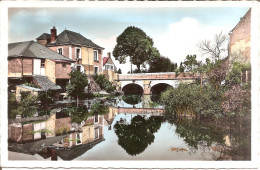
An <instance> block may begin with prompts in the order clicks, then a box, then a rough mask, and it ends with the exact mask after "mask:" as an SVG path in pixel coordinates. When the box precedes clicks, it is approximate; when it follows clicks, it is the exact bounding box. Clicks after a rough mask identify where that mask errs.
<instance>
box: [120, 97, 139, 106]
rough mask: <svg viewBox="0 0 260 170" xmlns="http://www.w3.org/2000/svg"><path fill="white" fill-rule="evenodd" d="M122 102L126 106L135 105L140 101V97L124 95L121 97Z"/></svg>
mask: <svg viewBox="0 0 260 170" xmlns="http://www.w3.org/2000/svg"><path fill="white" fill-rule="evenodd" d="M122 99H123V100H124V102H126V103H127V104H131V105H135V104H138V103H140V102H141V101H142V96H140V95H125V96H123V97H122Z"/></svg>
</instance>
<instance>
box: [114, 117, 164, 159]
mask: <svg viewBox="0 0 260 170" xmlns="http://www.w3.org/2000/svg"><path fill="white" fill-rule="evenodd" d="M161 123H162V117H159V116H157V117H155V116H151V117H149V119H145V118H144V117H142V116H140V115H137V116H135V117H134V118H133V119H132V120H131V124H124V123H119V122H117V123H116V124H115V125H114V129H115V133H116V135H117V136H118V144H119V145H120V146H121V147H122V148H124V149H125V151H126V152H127V153H128V154H129V155H137V154H140V153H142V152H143V151H144V150H145V149H146V148H147V146H148V145H150V144H151V143H153V141H154V138H155V137H154V133H155V132H157V131H158V130H159V129H160V127H161Z"/></svg>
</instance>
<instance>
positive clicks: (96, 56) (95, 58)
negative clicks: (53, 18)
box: [36, 27, 104, 75]
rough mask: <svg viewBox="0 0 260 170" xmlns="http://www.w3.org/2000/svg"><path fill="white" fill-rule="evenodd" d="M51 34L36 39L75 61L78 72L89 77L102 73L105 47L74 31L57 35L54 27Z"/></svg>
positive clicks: (66, 31) (65, 31) (44, 34)
mask: <svg viewBox="0 0 260 170" xmlns="http://www.w3.org/2000/svg"><path fill="white" fill-rule="evenodd" d="M50 32H51V34H48V33H43V34H42V35H40V36H39V37H38V38H36V40H37V42H38V43H40V44H42V45H44V46H46V47H48V48H49V49H51V50H53V51H55V52H57V53H59V54H61V55H63V56H65V57H67V58H69V59H71V60H73V61H75V65H74V64H73V67H74V68H76V69H77V70H80V71H82V72H84V73H86V74H88V75H91V74H97V73H100V72H102V51H103V50H104V48H103V47H100V46H99V45H97V44H95V43H94V42H92V41H91V40H90V39H87V38H85V37H84V36H83V35H81V34H80V33H76V32H73V31H69V30H64V31H63V32H61V33H60V34H59V35H57V29H56V28H55V27H53V28H52V29H51V30H50Z"/></svg>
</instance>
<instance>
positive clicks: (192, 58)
mask: <svg viewBox="0 0 260 170" xmlns="http://www.w3.org/2000/svg"><path fill="white" fill-rule="evenodd" d="M196 57H197V56H196V55H187V56H186V59H185V61H184V63H183V64H184V67H185V69H186V70H187V71H191V72H192V71H193V69H194V68H195V67H196V66H198V61H197V59H196Z"/></svg>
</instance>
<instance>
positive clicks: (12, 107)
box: [8, 92, 19, 119]
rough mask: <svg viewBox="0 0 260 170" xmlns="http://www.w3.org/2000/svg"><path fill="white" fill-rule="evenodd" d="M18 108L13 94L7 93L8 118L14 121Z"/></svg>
mask: <svg viewBox="0 0 260 170" xmlns="http://www.w3.org/2000/svg"><path fill="white" fill-rule="evenodd" d="M18 106H19V104H18V102H17V101H16V98H15V93H11V92H9V93H8V118H9V119H15V117H16V109H17V107H18Z"/></svg>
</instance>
